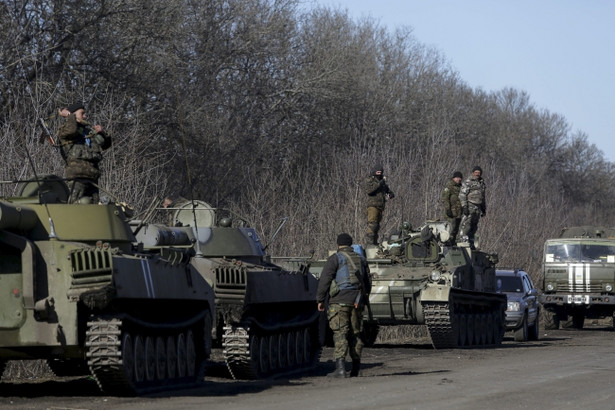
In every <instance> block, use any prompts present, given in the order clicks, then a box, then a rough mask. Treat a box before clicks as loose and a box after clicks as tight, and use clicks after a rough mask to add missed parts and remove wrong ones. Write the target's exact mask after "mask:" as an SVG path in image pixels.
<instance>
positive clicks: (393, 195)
mask: <svg viewBox="0 0 615 410" xmlns="http://www.w3.org/2000/svg"><path fill="white" fill-rule="evenodd" d="M387 196H388V197H389V199H393V198H395V194H394V193H393V191H389V192H387Z"/></svg>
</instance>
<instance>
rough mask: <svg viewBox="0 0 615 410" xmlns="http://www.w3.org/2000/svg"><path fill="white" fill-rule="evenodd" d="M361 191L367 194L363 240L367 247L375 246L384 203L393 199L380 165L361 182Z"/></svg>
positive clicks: (393, 195)
mask: <svg viewBox="0 0 615 410" xmlns="http://www.w3.org/2000/svg"><path fill="white" fill-rule="evenodd" d="M363 189H364V190H365V193H366V194H367V232H366V236H365V239H366V242H367V245H377V244H378V231H379V230H380V221H382V212H383V211H384V205H385V203H386V201H388V200H389V199H393V198H394V197H395V194H394V193H393V191H391V190H390V189H389V186H388V185H387V183H386V177H385V176H384V169H383V167H382V165H379V164H378V165H376V166H375V167H374V168H373V169H372V173H371V175H370V176H368V177H367V178H365V180H364V181H363Z"/></svg>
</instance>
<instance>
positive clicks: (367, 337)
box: [363, 322, 379, 347]
mask: <svg viewBox="0 0 615 410" xmlns="http://www.w3.org/2000/svg"><path fill="white" fill-rule="evenodd" d="M378 330H379V327H378V323H376V322H363V345H364V346H365V347H373V346H374V343H376V338H377V337H378Z"/></svg>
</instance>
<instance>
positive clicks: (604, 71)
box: [307, 0, 615, 162]
mask: <svg viewBox="0 0 615 410" xmlns="http://www.w3.org/2000/svg"><path fill="white" fill-rule="evenodd" d="M310 1H311V2H312V3H313V4H316V5H321V6H327V7H332V8H339V9H342V10H343V9H346V10H348V12H349V15H350V16H351V17H352V18H355V19H358V18H362V17H372V18H373V19H375V20H376V21H378V22H379V23H380V24H381V25H383V26H386V27H389V28H391V29H394V28H396V27H400V26H409V27H412V28H413V30H414V31H413V34H414V36H415V37H416V39H417V40H418V41H419V42H420V43H423V44H425V45H428V46H431V47H434V48H435V49H437V50H439V51H440V52H442V53H443V54H444V56H445V57H446V58H447V59H448V61H449V62H450V64H451V65H452V66H453V67H454V68H455V69H456V70H457V71H458V72H459V74H460V77H461V78H462V79H463V81H465V82H466V83H467V84H468V85H469V86H471V87H473V88H482V89H483V90H485V91H498V90H501V89H503V88H505V87H511V88H515V89H518V90H522V91H525V92H526V93H528V94H529V96H530V100H531V103H532V104H533V105H534V106H535V107H536V108H537V109H546V110H548V111H549V112H551V113H556V114H560V115H562V116H564V117H565V118H566V120H567V121H568V123H569V124H570V125H571V131H572V132H576V131H582V132H584V133H585V134H587V136H588V141H589V142H590V143H593V144H595V145H596V146H597V147H598V148H599V149H600V150H602V151H603V152H604V155H605V158H606V159H607V160H609V161H611V162H615V1H613V0H508V1H505V0H307V3H308V4H310Z"/></svg>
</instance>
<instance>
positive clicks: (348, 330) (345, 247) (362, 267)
mask: <svg viewBox="0 0 615 410" xmlns="http://www.w3.org/2000/svg"><path fill="white" fill-rule="evenodd" d="M351 245H352V237H351V236H350V235H348V234H347V233H342V234H340V235H339V236H338V237H337V246H338V250H337V253H335V254H334V255H331V256H330V257H329V259H327V262H326V263H325V266H324V267H323V269H322V273H321V274H320V279H319V281H318V292H317V301H318V310H319V311H321V312H324V311H325V305H326V300H327V299H328V304H329V305H328V307H327V317H328V319H329V326H330V327H331V330H332V331H333V343H334V344H335V352H334V358H335V370H334V371H333V372H332V373H330V374H329V375H328V376H329V377H340V378H342V377H347V373H346V365H345V361H346V355H347V354H348V353H350V357H351V358H352V370H351V371H350V374H349V376H350V377H355V376H359V370H360V367H361V351H362V350H363V336H362V330H363V309H364V306H365V303H366V301H367V298H368V296H369V292H370V291H371V278H370V276H369V267H368V266H367V262H366V261H365V258H364V257H363V256H360V255H359V254H357V253H356V252H355V251H354V250H353V248H352V247H351ZM333 282H334V286H332V283H333Z"/></svg>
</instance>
